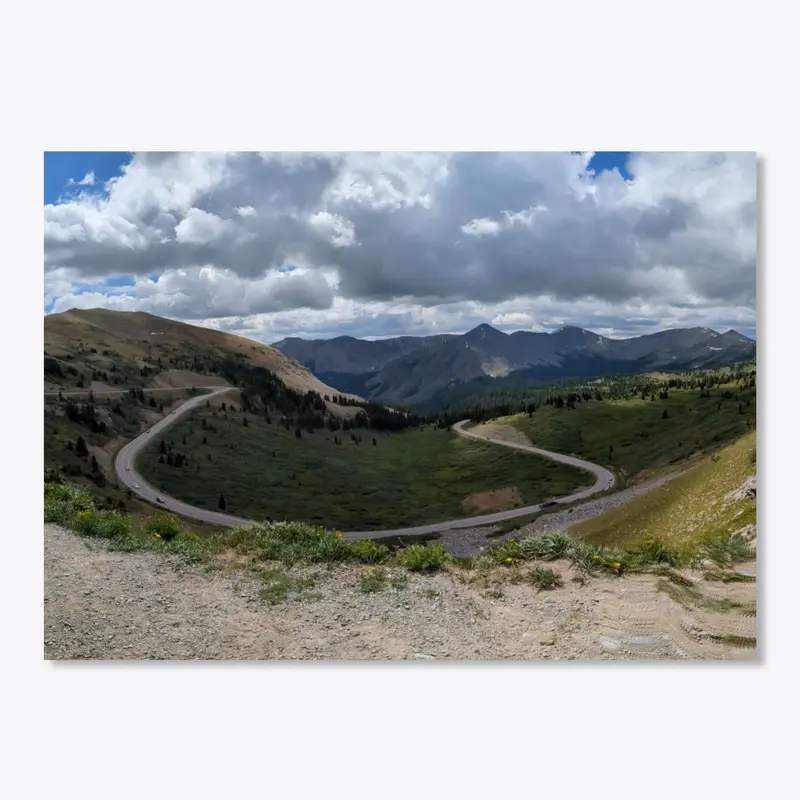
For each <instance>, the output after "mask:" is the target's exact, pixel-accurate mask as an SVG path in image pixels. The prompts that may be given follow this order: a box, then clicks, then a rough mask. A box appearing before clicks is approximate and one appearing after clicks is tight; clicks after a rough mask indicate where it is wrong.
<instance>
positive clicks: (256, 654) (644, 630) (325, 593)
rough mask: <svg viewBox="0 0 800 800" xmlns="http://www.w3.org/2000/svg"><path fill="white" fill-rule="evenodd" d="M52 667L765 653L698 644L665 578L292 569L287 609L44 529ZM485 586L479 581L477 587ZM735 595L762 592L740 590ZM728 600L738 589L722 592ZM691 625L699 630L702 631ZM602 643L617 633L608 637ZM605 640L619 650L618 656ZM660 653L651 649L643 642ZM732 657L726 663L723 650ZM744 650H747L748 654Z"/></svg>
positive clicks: (239, 576) (147, 557)
mask: <svg viewBox="0 0 800 800" xmlns="http://www.w3.org/2000/svg"><path fill="white" fill-rule="evenodd" d="M44 554H45V587H44V657H45V659H56V660H58V659H70V660H72V659H103V660H105V659H170V660H175V659H202V660H215V659H241V660H243V659H310V660H323V659H324V660H331V659H337V660H340V659H346V660H386V659H405V660H410V661H423V662H427V661H430V660H441V659H446V660H475V659H479V660H499V659H514V660H538V659H549V660H596V659H631V658H638V659H682V658H705V657H712V658H720V657H725V658H744V657H752V653H753V651H752V650H741V649H739V650H733V649H731V648H727V649H726V648H725V646H723V645H720V644H716V643H710V642H705V643H699V639H698V637H699V636H700V634H696V633H695V632H692V637H693V638H687V636H688V635H687V634H686V633H684V631H685V630H689V629H691V630H692V631H695V629H696V630H700V629H701V628H702V625H705V624H706V623H705V622H703V623H702V624H701V623H699V622H696V621H695V622H692V623H691V625H688V624H687V625H683V627H682V625H681V622H680V620H681V618H683V617H686V613H687V612H686V611H685V610H684V609H682V608H681V607H679V606H677V605H676V604H675V603H673V602H672V601H671V600H670V599H669V598H668V597H667V596H666V595H664V594H663V593H661V592H658V591H656V590H655V588H654V587H655V582H654V580H653V578H652V576H643V575H642V576H630V577H629V578H627V579H617V578H610V577H609V578H600V577H599V578H595V579H592V580H591V581H590V582H589V584H588V585H587V586H581V585H579V584H577V583H575V582H573V581H572V580H571V577H572V574H571V572H570V571H569V569H568V567H567V565H565V564H562V563H561V562H556V564H555V565H554V566H555V567H556V569H558V570H561V571H562V576H563V579H564V586H563V587H562V588H561V589H557V590H555V591H546V592H536V591H535V590H534V589H533V588H532V587H531V586H529V585H527V584H525V583H520V584H513V585H512V584H509V583H503V584H502V585H501V586H499V588H498V587H495V589H494V591H487V589H488V587H487V586H486V585H485V584H481V583H480V582H479V581H475V578H476V574H475V573H454V574H449V573H435V574H432V575H419V574H415V573H405V572H402V571H401V570H400V569H399V568H393V567H390V568H387V572H388V573H389V577H390V579H391V578H392V577H400V576H401V575H402V576H404V577H406V578H407V582H406V585H405V588H395V587H393V586H392V585H391V584H390V583H389V584H387V586H386V588H385V589H384V590H383V591H379V592H374V593H369V594H365V593H363V592H362V591H360V589H359V588H358V577H359V575H360V574H361V573H362V572H363V571H365V570H370V569H373V568H372V567H361V566H352V565H336V566H331V567H328V566H325V565H321V566H315V567H303V568H296V569H292V570H290V571H289V573H290V575H292V576H293V577H313V578H314V579H315V585H314V586H313V587H311V588H309V589H306V590H305V591H304V592H303V593H301V594H300V595H299V596H291V595H290V597H289V598H288V600H287V601H286V602H284V603H281V604H278V605H270V604H269V603H267V602H266V601H264V600H262V599H261V598H260V597H259V589H260V586H261V585H260V583H259V582H258V580H257V579H256V578H255V576H253V575H252V574H251V573H248V572H246V571H243V570H239V571H235V572H233V571H230V570H231V565H230V564H228V565H227V566H226V567H225V568H224V569H222V570H215V571H213V572H208V571H207V570H205V569H204V568H203V567H198V566H188V565H186V564H184V563H183V562H182V561H181V560H180V559H179V558H177V557H169V556H164V555H162V554H156V553H120V552H114V551H110V550H109V549H108V546H107V544H106V543H105V542H103V541H93V540H87V539H84V538H81V537H79V536H76V535H75V534H72V533H70V532H68V531H66V530H64V529H62V528H59V527H58V526H55V525H46V526H45V529H44ZM470 581H475V582H470ZM731 586H734V587H735V590H736V591H744V590H747V587H753V591H754V585H753V584H731ZM720 591H730V588H729V587H725V586H723V587H721V589H720ZM692 625H693V626H694V627H693V628H692ZM602 637H606V638H605V639H603V638H602ZM606 639H613V641H614V642H615V643H617V644H618V647H617V648H616V649H613V648H612V649H608V642H607V641H606ZM643 641H646V642H647V645H646V646H643V645H642V642H643ZM721 654H722V655H721ZM742 654H743V655H742Z"/></svg>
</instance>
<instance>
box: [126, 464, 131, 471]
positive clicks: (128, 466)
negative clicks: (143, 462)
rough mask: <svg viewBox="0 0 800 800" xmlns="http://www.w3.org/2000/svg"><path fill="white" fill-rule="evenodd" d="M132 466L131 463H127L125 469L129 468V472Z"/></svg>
mask: <svg viewBox="0 0 800 800" xmlns="http://www.w3.org/2000/svg"><path fill="white" fill-rule="evenodd" d="M130 468H131V465H130V464H126V465H125V469H127V470H128V471H129V472H130Z"/></svg>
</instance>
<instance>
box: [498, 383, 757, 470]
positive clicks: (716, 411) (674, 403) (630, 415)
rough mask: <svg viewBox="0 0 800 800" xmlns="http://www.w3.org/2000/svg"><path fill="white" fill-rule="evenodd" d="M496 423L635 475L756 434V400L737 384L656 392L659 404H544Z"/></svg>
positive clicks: (750, 391)
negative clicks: (707, 392) (705, 392)
mask: <svg viewBox="0 0 800 800" xmlns="http://www.w3.org/2000/svg"><path fill="white" fill-rule="evenodd" d="M726 390H727V391H728V392H729V394H730V396H729V397H726V396H724V393H725V391H726ZM665 412H666V417H665ZM496 421H497V422H504V423H507V424H510V425H513V426H514V427H516V428H518V429H519V430H520V431H522V432H523V433H524V434H525V435H526V436H527V437H528V438H529V439H530V440H531V441H532V442H533V443H534V444H535V445H537V446H538V447H543V448H545V449H547V450H554V451H556V452H559V453H573V454H575V455H577V456H580V457H582V458H586V459H588V460H589V461H592V462H595V463H598V464H604V465H606V466H609V467H611V468H613V469H615V470H616V471H618V472H620V473H621V474H623V475H624V476H627V477H633V476H636V475H637V474H639V473H641V472H643V471H645V470H650V469H654V468H659V467H665V466H668V465H670V464H676V463H677V462H679V461H683V460H684V459H687V458H690V457H691V456H694V455H696V454H698V453H702V452H706V451H708V450H712V449H716V448H718V447H721V446H723V445H725V444H728V443H730V442H732V441H734V440H736V439H738V438H739V437H741V436H744V435H745V434H747V433H748V432H750V431H754V430H755V425H756V398H755V390H754V389H745V390H743V391H742V392H741V393H740V392H739V391H738V389H737V388H736V386H735V385H731V386H730V387H722V389H721V390H719V389H715V390H713V391H711V396H710V397H701V396H700V392H699V390H676V389H671V390H670V391H669V394H668V397H667V398H666V399H662V398H660V397H659V396H658V394H656V395H655V400H651V399H650V398H649V397H648V398H647V399H646V400H642V399H640V398H636V399H632V400H613V401H594V400H590V401H589V402H583V403H577V404H576V406H575V408H574V409H572V410H568V409H567V408H561V409H558V408H555V407H554V406H549V405H542V406H540V407H539V408H537V409H536V411H535V412H534V413H533V415H532V416H528V415H527V414H517V415H514V416H511V417H503V418H501V419H498V420H496Z"/></svg>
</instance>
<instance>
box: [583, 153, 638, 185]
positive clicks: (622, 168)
mask: <svg viewBox="0 0 800 800" xmlns="http://www.w3.org/2000/svg"><path fill="white" fill-rule="evenodd" d="M628 156H630V152H629V151H612V150H606V151H603V152H599V153H595V154H594V155H593V156H592V160H591V161H590V162H589V169H593V170H594V171H595V172H596V173H597V174H598V175H599V174H600V173H601V172H605V171H606V170H612V169H615V168H616V169H617V170H619V174H620V175H622V177H623V178H625V180H626V181H629V180H632V179H633V176H632V175H631V174H630V172H628Z"/></svg>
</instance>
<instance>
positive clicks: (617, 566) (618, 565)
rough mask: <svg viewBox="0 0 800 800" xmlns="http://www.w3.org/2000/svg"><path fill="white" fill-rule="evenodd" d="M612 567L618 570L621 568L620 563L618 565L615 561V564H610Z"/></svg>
mask: <svg viewBox="0 0 800 800" xmlns="http://www.w3.org/2000/svg"><path fill="white" fill-rule="evenodd" d="M612 566H613V567H614V569H619V568H620V567H621V566H622V564H620V563H619V561H615V562H614V563H613V564H612Z"/></svg>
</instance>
